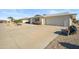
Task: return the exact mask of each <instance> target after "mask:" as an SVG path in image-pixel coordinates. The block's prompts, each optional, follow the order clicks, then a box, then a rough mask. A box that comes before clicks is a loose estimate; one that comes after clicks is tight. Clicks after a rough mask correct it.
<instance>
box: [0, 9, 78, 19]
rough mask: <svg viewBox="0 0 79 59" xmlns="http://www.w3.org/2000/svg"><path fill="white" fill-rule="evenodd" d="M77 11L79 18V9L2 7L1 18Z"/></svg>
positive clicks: (0, 10)
mask: <svg viewBox="0 0 79 59" xmlns="http://www.w3.org/2000/svg"><path fill="white" fill-rule="evenodd" d="M64 12H69V13H76V14H77V19H79V9H0V20H5V19H7V18H8V17H10V16H11V17H14V18H15V19H19V18H25V17H32V16H34V15H36V14H40V15H42V14H56V13H64Z"/></svg>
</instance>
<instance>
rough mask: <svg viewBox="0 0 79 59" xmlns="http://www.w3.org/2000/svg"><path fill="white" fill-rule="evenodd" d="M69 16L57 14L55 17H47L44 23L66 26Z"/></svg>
mask: <svg viewBox="0 0 79 59" xmlns="http://www.w3.org/2000/svg"><path fill="white" fill-rule="evenodd" d="M68 20H69V17H66V16H57V17H48V18H46V20H45V24H46V25H59V26H68V23H69V21H68Z"/></svg>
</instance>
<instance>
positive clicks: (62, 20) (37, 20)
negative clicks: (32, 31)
mask: <svg viewBox="0 0 79 59" xmlns="http://www.w3.org/2000/svg"><path fill="white" fill-rule="evenodd" d="M74 20H76V14H72V13H61V14H60V13H59V14H53V15H43V16H37V17H31V18H30V23H31V24H33V23H34V24H41V25H56V26H70V25H72V24H73V22H72V21H74Z"/></svg>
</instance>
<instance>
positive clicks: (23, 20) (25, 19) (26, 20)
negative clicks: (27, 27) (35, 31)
mask: <svg viewBox="0 0 79 59" xmlns="http://www.w3.org/2000/svg"><path fill="white" fill-rule="evenodd" d="M19 20H22V23H28V22H29V18H21V19H19Z"/></svg>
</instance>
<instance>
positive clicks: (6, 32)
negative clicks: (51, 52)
mask: <svg viewBox="0 0 79 59" xmlns="http://www.w3.org/2000/svg"><path fill="white" fill-rule="evenodd" d="M61 28H62V27H58V26H47V25H29V24H23V25H22V26H16V25H7V24H0V48H5V49H16V48H17V49H25V48H27V49H43V48H45V47H46V46H47V45H48V44H49V43H50V42H51V41H52V40H53V39H54V38H55V37H57V36H58V35H57V34H55V33H54V32H56V31H58V30H60V29H61Z"/></svg>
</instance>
